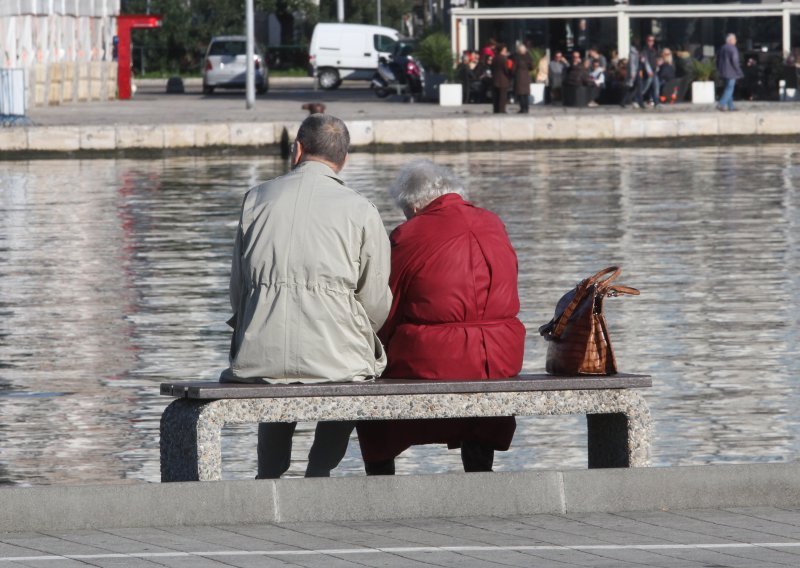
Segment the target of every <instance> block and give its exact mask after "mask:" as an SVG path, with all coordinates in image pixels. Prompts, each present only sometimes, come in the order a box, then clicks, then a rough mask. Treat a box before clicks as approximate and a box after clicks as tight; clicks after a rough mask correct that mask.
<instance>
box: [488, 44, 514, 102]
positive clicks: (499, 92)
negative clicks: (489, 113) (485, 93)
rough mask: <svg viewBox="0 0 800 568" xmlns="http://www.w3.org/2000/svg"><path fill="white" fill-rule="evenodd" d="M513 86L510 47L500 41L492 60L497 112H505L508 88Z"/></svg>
mask: <svg viewBox="0 0 800 568" xmlns="http://www.w3.org/2000/svg"><path fill="white" fill-rule="evenodd" d="M509 88H511V70H510V69H509V61H508V48H507V47H506V46H505V45H504V44H502V43H500V44H498V45H497V53H496V54H495V56H494V59H493V60H492V89H493V90H492V106H493V107H494V113H495V114H505V113H506V105H507V104H508V90H509Z"/></svg>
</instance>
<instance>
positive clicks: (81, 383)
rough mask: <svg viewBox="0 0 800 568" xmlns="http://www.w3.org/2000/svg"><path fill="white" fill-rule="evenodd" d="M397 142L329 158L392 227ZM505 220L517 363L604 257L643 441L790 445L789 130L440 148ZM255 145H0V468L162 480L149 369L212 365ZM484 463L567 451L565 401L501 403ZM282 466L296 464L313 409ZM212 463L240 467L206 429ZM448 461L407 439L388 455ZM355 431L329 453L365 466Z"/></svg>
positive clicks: (794, 425)
mask: <svg viewBox="0 0 800 568" xmlns="http://www.w3.org/2000/svg"><path fill="white" fill-rule="evenodd" d="M410 158H411V156H410V155H382V154H381V155H370V154H355V155H353V156H352V159H351V162H350V164H349V165H348V167H347V169H346V170H345V172H344V174H345V177H346V179H347V180H348V182H349V183H350V185H352V186H353V187H355V188H357V189H358V190H360V191H361V192H362V193H364V194H365V195H366V196H368V197H369V198H370V199H372V200H373V201H374V202H375V203H376V204H377V205H378V207H379V208H380V210H381V213H382V214H383V216H384V219H385V221H386V226H387V228H389V229H391V228H392V227H394V226H395V225H397V224H398V223H399V222H400V221H401V214H400V212H399V211H397V210H396V209H395V208H394V207H393V206H392V204H391V203H390V202H389V200H388V198H387V196H386V195H385V188H386V187H387V185H388V183H389V181H390V180H391V179H392V177H393V175H394V173H395V172H396V170H397V168H398V167H399V166H400V165H401V164H403V163H404V162H405V161H407V160H408V159H410ZM435 159H436V160H437V161H439V162H442V163H445V164H448V165H450V166H452V167H453V168H454V169H455V170H456V171H457V173H459V174H460V175H461V176H463V178H464V179H465V180H466V182H467V186H468V190H469V192H470V196H471V198H472V199H473V200H474V201H475V202H476V203H478V204H479V205H482V206H485V207H488V208H490V209H492V210H494V211H495V212H497V213H498V214H499V215H500V216H501V217H502V218H503V219H504V221H505V222H506V224H507V227H508V230H509V233H510V235H511V238H512V241H513V242H514V244H515V246H516V247H517V251H518V253H519V260H520V285H521V296H522V314H521V319H522V321H523V322H524V323H525V324H526V326H527V327H528V330H529V335H528V340H527V349H526V359H525V370H527V371H539V370H541V369H542V368H543V367H544V353H545V344H544V342H543V341H542V340H541V338H540V337H539V336H538V334H537V333H536V329H537V328H538V326H539V325H540V324H542V323H544V322H546V321H547V320H549V319H550V317H551V315H552V310H553V307H554V304H555V301H556V300H557V299H558V298H559V297H560V295H561V294H562V293H563V292H564V291H566V290H567V289H568V288H570V287H571V286H572V285H573V284H574V283H575V282H576V281H577V280H578V279H580V278H582V277H585V276H587V275H589V274H590V273H592V272H594V271H596V270H598V269H600V268H603V267H605V266H607V265H610V264H616V263H619V264H621V265H622V266H623V267H624V274H623V279H622V280H621V282H623V283H625V284H628V285H631V286H635V287H637V288H640V289H641V290H642V296H640V297H638V298H630V297H626V298H620V299H612V300H609V301H608V302H607V303H606V310H607V312H608V318H609V321H610V327H611V331H612V337H613V339H614V340H615V347H616V351H617V359H618V361H619V364H620V368H621V369H622V370H624V371H629V372H641V373H650V374H652V375H653V376H654V382H655V386H654V388H653V389H651V390H650V391H648V392H647V393H646V397H647V399H648V401H649V403H650V406H651V409H652V412H653V415H654V418H655V422H656V431H655V440H654V442H655V445H654V455H653V458H654V463H655V464H656V465H686V464H706V463H731V462H756V461H769V462H779V461H794V460H797V459H798V453H799V449H800V444H799V443H798V425H800V415H799V413H800V410H798V408H800V405H798V394H797V389H796V387H795V384H796V379H797V376H798V374H800V373H799V371H800V363H799V362H798V361H800V358H798V351H800V316H799V315H798V314H799V313H800V311H798V309H797V306H798V305H799V304H800V253H799V252H798V235H799V234H800V227H798V225H800V213H798V211H799V209H800V208H799V206H798V199H800V198H799V197H798V195H799V193H798V185H800V167H798V166H796V165H794V164H797V163H798V162H800V148H798V147H791V146H766V147H762V148H757V149H752V148H724V149H720V148H702V149H698V148H691V149H646V150H633V149H622V150H616V151H615V150H601V151H586V150H580V151H570V150H558V151H517V152H510V151H503V152H479V153H464V154H437V155H436V156H435ZM285 167H286V165H285V163H284V162H283V161H281V160H279V159H273V158H264V159H262V160H254V159H252V158H248V159H243V160H235V159H230V158H229V159H215V158H176V159H164V160H147V161H131V160H90V161H77V160H70V161H35V162H0V213H1V214H0V316H2V317H0V483H3V482H5V483H15V484H49V483H89V482H118V481H119V480H121V479H131V480H148V481H157V480H158V479H159V464H158V459H159V456H158V420H159V417H160V414H161V412H162V410H163V409H164V407H165V406H166V404H167V403H168V402H169V399H167V398H163V397H161V396H159V395H158V385H159V383H160V382H161V381H165V380H213V379H215V378H216V377H217V375H218V373H219V371H220V370H221V369H222V368H223V367H224V366H225V357H226V353H227V343H228V340H229V336H228V330H227V327H226V326H225V324H224V321H225V320H226V319H227V318H228V316H229V307H228V300H227V278H228V271H229V262H230V252H231V246H232V241H233V234H234V230H235V225H236V222H237V216H238V209H239V205H240V202H241V198H242V195H243V193H244V191H245V189H246V188H247V187H249V186H250V185H253V184H254V183H256V182H257V181H259V180H264V179H268V178H270V177H273V176H275V175H277V174H280V173H282V172H283V171H284V169H285ZM518 422H519V427H518V432H517V436H516V438H515V442H514V447H513V449H512V451H510V452H507V453H504V454H498V457H497V468H496V469H498V470H518V469H523V468H534V467H535V468H558V467H585V459H586V451H585V448H584V443H585V424H584V420H583V419H582V418H580V417H557V418H531V419H520V420H519V421H518ZM298 431H299V432H300V435H298V436H297V443H296V451H295V457H296V458H297V460H296V463H295V465H294V466H293V468H292V470H291V473H292V474H300V473H301V472H302V471H303V470H304V467H305V466H304V464H303V463H302V459H303V458H304V456H305V452H306V451H307V449H308V446H309V443H310V439H309V433H310V432H311V425H301V428H300V429H299V430H298ZM223 451H224V452H225V454H226V460H225V477H228V478H248V477H252V476H253V475H254V472H255V435H254V430H253V428H251V427H235V428H229V429H226V430H225V433H224V441H223ZM459 467H460V462H459V458H458V455H457V452H450V453H448V452H447V451H446V450H444V449H442V448H439V447H435V448H419V449H414V450H412V451H409V452H407V454H405V455H404V456H403V458H402V459H401V460H399V461H398V469H399V470H400V471H403V472H425V473H427V472H438V471H446V470H457V469H459ZM361 470H362V465H361V462H360V458H359V454H358V447H357V444H351V447H350V451H349V453H348V457H347V458H346V460H345V462H344V463H343V464H342V467H341V468H340V470H337V472H336V473H337V474H342V473H360V472H361Z"/></svg>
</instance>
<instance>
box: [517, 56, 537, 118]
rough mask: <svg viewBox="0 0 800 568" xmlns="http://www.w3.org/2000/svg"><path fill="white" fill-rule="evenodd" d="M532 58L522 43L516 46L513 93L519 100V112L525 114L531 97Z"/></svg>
mask: <svg viewBox="0 0 800 568" xmlns="http://www.w3.org/2000/svg"><path fill="white" fill-rule="evenodd" d="M532 71H533V58H532V57H531V54H530V53H528V48H527V47H525V44H524V43H521V44H519V45H518V46H517V52H516V53H515V54H514V95H515V96H516V97H517V100H518V101H519V113H520V114H527V113H528V109H529V106H528V105H529V102H530V97H531V72H532Z"/></svg>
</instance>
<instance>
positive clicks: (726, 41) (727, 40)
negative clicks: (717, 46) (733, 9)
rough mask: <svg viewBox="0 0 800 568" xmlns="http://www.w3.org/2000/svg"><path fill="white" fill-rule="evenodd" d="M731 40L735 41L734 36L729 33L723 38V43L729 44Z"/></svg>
mask: <svg viewBox="0 0 800 568" xmlns="http://www.w3.org/2000/svg"><path fill="white" fill-rule="evenodd" d="M732 39H736V34H734V33H730V34H728V35H726V36H725V43H730V42H731V40H732Z"/></svg>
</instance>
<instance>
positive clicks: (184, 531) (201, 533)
mask: <svg viewBox="0 0 800 568" xmlns="http://www.w3.org/2000/svg"><path fill="white" fill-rule="evenodd" d="M162 530H163V531H164V532H167V533H170V534H173V535H175V536H176V537H177V538H191V539H193V540H196V541H202V542H204V543H205V544H206V548H205V550H223V549H230V548H233V549H237V550H278V549H281V550H284V549H286V546H284V545H283V544H280V543H277V542H274V541H273V540H270V538H269V527H268V526H265V527H264V533H263V535H260V536H255V535H252V536H251V535H243V534H240V533H239V532H237V531H236V528H235V527H165V528H163V529H162ZM0 568H1V567H0Z"/></svg>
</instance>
